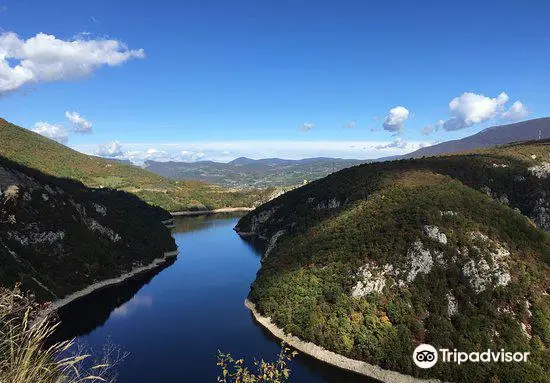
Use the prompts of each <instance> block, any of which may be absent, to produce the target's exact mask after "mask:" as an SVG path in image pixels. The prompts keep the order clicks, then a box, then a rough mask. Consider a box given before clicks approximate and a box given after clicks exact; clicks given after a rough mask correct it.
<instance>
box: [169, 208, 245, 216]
mask: <svg viewBox="0 0 550 383" xmlns="http://www.w3.org/2000/svg"><path fill="white" fill-rule="evenodd" d="M252 210H254V208H253V207H224V208H221V209H213V210H189V211H174V212H170V214H172V216H173V217H188V216H196V215H211V214H221V213H238V212H247V211H252Z"/></svg>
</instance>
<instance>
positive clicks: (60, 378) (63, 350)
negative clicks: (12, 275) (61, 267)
mask: <svg viewBox="0 0 550 383" xmlns="http://www.w3.org/2000/svg"><path fill="white" fill-rule="evenodd" d="M39 313H40V306H39V305H37V304H36V303H34V301H33V299H32V297H28V296H26V295H24V294H22V293H21V291H20V290H19V288H18V287H15V288H14V289H13V290H8V289H4V288H0V383H29V382H33V383H80V382H113V381H114V380H115V378H116V374H115V371H114V368H113V367H114V366H116V365H117V363H118V362H120V361H121V360H122V359H123V358H124V357H125V356H126V355H124V354H122V353H121V352H120V351H119V350H118V349H117V348H115V347H112V346H108V347H106V348H105V349H104V352H103V355H102V357H101V358H100V359H99V360H97V359H95V358H94V357H93V356H92V355H91V354H89V353H86V352H84V350H83V348H82V347H79V346H78V345H77V344H75V342H74V340H69V341H63V342H58V343H55V344H53V345H47V339H48V338H49V337H50V336H51V335H52V334H53V332H54V331H55V328H56V326H57V325H58V324H52V323H51V322H50V321H48V320H46V319H41V318H40V317H39Z"/></svg>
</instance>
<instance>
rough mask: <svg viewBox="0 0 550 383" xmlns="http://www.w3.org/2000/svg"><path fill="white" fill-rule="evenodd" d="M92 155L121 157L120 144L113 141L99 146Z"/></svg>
mask: <svg viewBox="0 0 550 383" xmlns="http://www.w3.org/2000/svg"><path fill="white" fill-rule="evenodd" d="M94 154H96V155H98V156H101V157H121V156H122V155H123V152H122V144H121V143H120V142H118V141H113V142H109V143H107V144H104V145H100V146H99V148H98V149H97V150H96V151H95V153H94Z"/></svg>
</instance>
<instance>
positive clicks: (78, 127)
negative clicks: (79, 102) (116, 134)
mask: <svg viewBox="0 0 550 383" xmlns="http://www.w3.org/2000/svg"><path fill="white" fill-rule="evenodd" d="M65 117H66V118H67V120H69V122H70V123H71V125H72V127H73V131H74V132H76V133H91V132H92V123H91V122H90V121H87V120H86V119H85V118H84V117H82V116H81V115H80V114H78V112H69V111H67V112H65Z"/></svg>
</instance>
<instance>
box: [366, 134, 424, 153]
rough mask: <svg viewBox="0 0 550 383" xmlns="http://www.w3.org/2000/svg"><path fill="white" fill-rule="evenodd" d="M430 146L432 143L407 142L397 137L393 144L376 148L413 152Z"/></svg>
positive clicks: (389, 143)
mask: <svg viewBox="0 0 550 383" xmlns="http://www.w3.org/2000/svg"><path fill="white" fill-rule="evenodd" d="M430 145H432V143H430V142H405V141H404V140H403V139H402V138H401V137H396V138H395V139H394V140H393V141H392V142H388V143H385V144H380V145H376V146H375V147H374V148H375V149H377V150H384V149H401V150H405V151H413V150H417V149H420V148H424V147H426V146H430Z"/></svg>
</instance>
